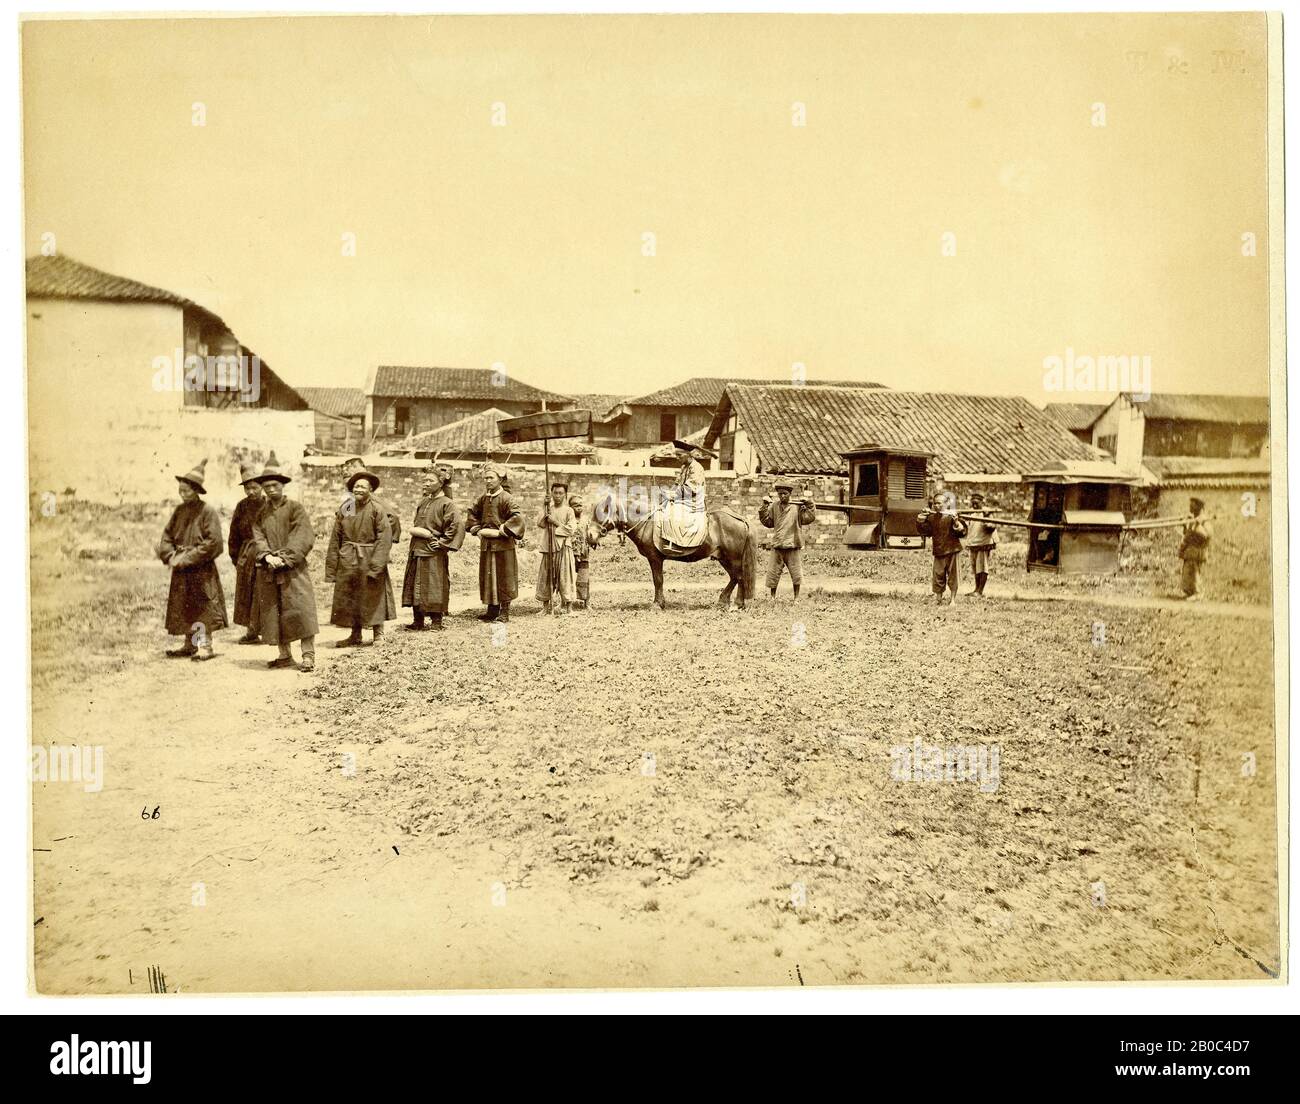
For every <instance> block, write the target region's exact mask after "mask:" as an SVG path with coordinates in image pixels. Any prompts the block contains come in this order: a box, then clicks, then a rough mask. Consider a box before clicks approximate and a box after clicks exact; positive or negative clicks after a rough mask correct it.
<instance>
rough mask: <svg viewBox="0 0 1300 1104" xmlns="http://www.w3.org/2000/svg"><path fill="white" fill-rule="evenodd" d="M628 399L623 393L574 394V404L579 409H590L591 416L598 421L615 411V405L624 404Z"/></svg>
mask: <svg viewBox="0 0 1300 1104" xmlns="http://www.w3.org/2000/svg"><path fill="white" fill-rule="evenodd" d="M626 401H627V400H626V399H624V398H623V396H622V395H574V396H573V405H574V408H575V409H577V410H590V411H591V416H592V417H593V418H594V419H595V420H596V421H598V422H600V421H604V420H605V419H606V417H607V416H608V415H609V414H611V413H615V407H619V406H622V405H623V404H624V403H625V402H626Z"/></svg>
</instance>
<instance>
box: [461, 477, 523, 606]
mask: <svg viewBox="0 0 1300 1104" xmlns="http://www.w3.org/2000/svg"><path fill="white" fill-rule="evenodd" d="M466 528H467V529H468V530H469V531H470V532H471V533H473V534H474V535H475V536H477V535H478V532H479V530H480V529H500V530H502V532H503V534H504V535H502V536H500V537H481V538H479V553H478V596H479V599H480V601H482V602H483V603H485V604H486V605H489V606H499V605H501V604H502V603H504V602H512V601H514V600H515V598H517V597H518V596H519V565H518V562H517V560H516V557H515V542H516V541H519V540H523V536H524V516H523V514H521V513H520V512H519V506H518V504H517V503H516V502H515V500H514V499H513V498H511V496H510V492H509V491H498V492H497V493H496V494H494V495H491V494H485V495H482V496H480V498H479V500H478V501H477V502H475V503H474V505H473V506H471V507H470V510H469V523H468V525H467V526H466Z"/></svg>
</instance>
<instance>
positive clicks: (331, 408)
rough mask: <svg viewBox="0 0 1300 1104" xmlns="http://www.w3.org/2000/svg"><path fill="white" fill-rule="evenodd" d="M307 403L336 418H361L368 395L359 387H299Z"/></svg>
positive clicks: (314, 408) (299, 392)
mask: <svg viewBox="0 0 1300 1104" xmlns="http://www.w3.org/2000/svg"><path fill="white" fill-rule="evenodd" d="M298 394H300V395H301V396H302V397H303V398H304V399H306V400H307V405H308V406H310V407H311V408H312V409H313V410H319V411H320V412H321V413H322V414H332V415H333V416H334V417H336V418H360V417H362V416H363V415H364V414H365V412H366V395H365V392H364V391H362V390H361V388H359V387H299V388H298Z"/></svg>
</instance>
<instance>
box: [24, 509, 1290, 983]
mask: <svg viewBox="0 0 1300 1104" xmlns="http://www.w3.org/2000/svg"><path fill="white" fill-rule="evenodd" d="M45 521H47V522H48V524H41V523H38V522H35V521H34V522H33V529H32V600H33V726H34V732H33V738H32V741H33V744H34V745H44V746H49V745H50V744H55V745H73V744H77V745H86V744H89V745H97V746H102V747H103V748H104V754H105V776H104V784H103V788H102V789H101V790H99V791H98V792H86V791H85V787H84V786H83V785H80V784H77V783H72V782H56V781H47V782H36V783H35V784H34V785H33V839H32V846H33V856H32V859H33V869H34V916H33V920H34V949H35V970H36V981H37V987H38V989H39V990H40V991H41V992H44V993H122V992H135V993H145V992H148V991H149V981H148V970H149V967H150V966H158V967H159V968H160V969H161V971H162V972H163V974H164V975H165V977H166V984H167V987H168V989H169V990H170V991H180V992H252V991H276V990H307V989H321V990H358V989H368V990H382V989H427V988H444V987H449V988H476V987H485V986H503V987H529V988H531V987H545V986H684V985H764V986H772V985H800V984H803V985H834V984H853V983H859V984H860V983H908V982H944V981H952V982H972V981H998V982H1007V981H1057V980H1112V979H1183V978H1185V979H1198V978H1213V979H1245V980H1267V979H1268V978H1269V977H1270V975H1274V974H1276V973H1277V972H1278V971H1279V970H1280V968H1281V963H1280V948H1279V935H1278V897H1277V847H1276V839H1277V831H1276V803H1275V796H1276V795H1275V789H1274V779H1275V762H1274V751H1273V737H1272V708H1273V705H1272V702H1273V697H1272V682H1271V671H1272V660H1271V650H1270V649H1271V622H1270V621H1269V620H1267V618H1266V617H1265V616H1262V614H1263V613H1264V611H1262V610H1259V609H1258V608H1254V609H1252V608H1250V607H1249V606H1245V605H1243V606H1240V607H1236V608H1232V607H1218V608H1214V609H1207V608H1206V606H1201V607H1199V608H1198V607H1187V608H1179V607H1177V606H1174V605H1172V604H1170V607H1169V608H1164V607H1160V608H1150V607H1148V606H1143V605H1140V604H1134V605H1132V606H1131V607H1130V606H1125V605H1123V604H1120V605H1116V604H1115V598H1114V594H1107V595H1103V594H1102V593H1101V592H1100V591H1097V592H1095V593H1094V592H1091V591H1089V592H1085V593H1082V594H1079V595H1077V596H1076V597H1075V598H1071V599H1070V600H1063V601H1052V602H1041V601H1040V602H1033V601H1015V600H1012V599H1010V598H1009V597H1006V596H1005V595H1003V596H1000V597H993V598H991V599H989V600H987V601H985V602H983V603H979V602H974V601H967V602H961V603H959V604H958V605H956V606H954V607H951V608H942V609H936V608H935V607H934V606H932V605H931V604H929V602H928V601H927V600H925V598H924V597H923V596H921V595H919V594H901V595H895V594H869V593H838V592H835V588H834V587H833V586H831V585H830V584H831V581H832V580H831V579H830V577H829V575H828V576H827V578H826V579H825V580H821V581H819V578H817V577H814V578H810V579H809V580H808V581H807V583H806V587H807V593H806V596H805V598H804V599H803V600H801V601H800V602H799V603H798V604H793V603H791V602H790V601H789V599H788V596H787V597H783V598H782V599H781V600H778V601H776V602H770V601H768V600H766V598H764V599H762V600H760V601H758V602H757V603H755V604H754V605H753V606H752V607H751V608H750V609H749V610H747V611H745V612H743V613H737V612H732V613H720V612H718V611H717V610H715V609H714V608H713V607H712V600H713V597H714V594H713V588H714V587H715V586H718V587H720V586H721V584H722V581H723V576H722V573H721V571H720V569H718V568H717V567H716V565H703V567H702V568H698V569H694V570H691V571H682V570H679V568H680V567H681V565H673V564H670V565H669V566H668V568H667V577H668V585H669V600H670V602H672V603H673V607H672V608H670V609H669V611H668V612H666V613H658V612H656V611H653V610H652V609H651V608H650V607H649V598H650V590H649V580H648V577H645V576H642V577H640V578H635V577H632V578H628V579H627V580H623V579H621V578H618V576H620V575H621V574H622V569H621V568H617V569H616V567H615V565H616V564H617V563H618V562H619V557H620V556H621V555H622V553H621V552H614V551H612V550H611V551H609V552H608V560H607V564H608V566H609V570H608V571H607V572H606V574H605V575H604V576H602V575H601V574H599V573H598V574H597V576H596V591H595V597H596V599H597V603H598V606H599V608H597V609H595V610H593V611H591V612H588V613H575V614H572V615H569V616H567V617H562V618H546V617H543V616H542V615H541V614H540V613H537V612H536V610H537V607H536V604H535V603H534V602H533V600H532V598H531V586H530V585H528V583H529V580H530V579H531V571H532V570H533V568H532V565H533V563H535V561H534V560H532V559H531V558H528V557H525V558H524V562H523V563H522V564H521V574H522V575H523V576H524V577H525V583H524V590H525V594H526V598H525V599H523V600H521V601H520V603H519V604H518V606H517V609H516V612H517V614H518V615H517V616H516V617H515V618H514V619H513V620H512V622H511V624H510V625H509V627H508V630H507V631H506V632H504V633H502V632H501V631H500V629H499V628H498V629H496V630H495V631H494V629H493V627H491V626H486V625H483V624H481V623H480V622H478V621H477V620H475V619H474V616H473V614H474V613H476V612H477V605H476V603H475V602H474V599H475V595H474V594H473V593H472V591H473V589H474V578H475V565H476V562H477V552H476V548H475V546H474V542H473V540H472V539H471V540H469V541H467V543H466V548H465V550H463V551H462V552H461V553H460V554H459V557H458V561H457V562H456V563H455V565H454V567H453V573H454V580H455V582H454V591H455V593H456V602H455V608H456V610H457V611H458V612H457V613H456V616H454V617H452V618H451V619H450V623H449V628H448V630H447V631H446V632H444V633H442V634H432V633H422V634H408V633H402V632H400V631H392V629H390V637H389V639H387V640H386V641H385V643H383V644H381V645H380V646H379V647H377V648H366V649H362V650H357V651H343V650H340V651H334V650H333V649H331V648H329V647H328V642H330V641H332V640H335V639H337V638H339V637H341V636H343V635H344V630H338V629H332V628H327V629H325V630H324V631H323V633H322V636H321V640H320V644H321V647H320V650H319V654H318V658H319V667H318V669H317V671H316V672H315V674H313V675H304V674H300V673H298V672H297V671H275V672H270V671H267V670H266V668H265V662H266V660H267V659H269V658H271V657H272V656H273V655H274V652H273V650H272V649H270V648H261V647H237V646H235V645H234V644H233V637H234V633H233V632H226V633H223V634H221V635H220V636H219V637H218V650H219V652H220V653H221V655H220V657H219V659H218V660H217V661H216V662H213V663H208V664H190V663H186V662H176V661H168V660H165V659H164V658H162V655H161V653H162V649H163V647H164V646H166V644H167V643H168V641H167V638H166V637H165V635H164V634H163V632H162V628H161V612H162V608H163V599H164V596H165V593H166V585H167V584H166V571H165V569H163V568H162V567H161V565H159V564H158V563H157V562H156V561H153V560H150V559H149V558H148V550H149V548H150V547H151V546H152V543H153V541H154V540H155V539H156V529H160V528H161V521H158V520H157V519H156V518H154V517H153V516H152V515H151V514H150V513H149V512H148V511H144V512H137V513H135V514H132V513H129V512H125V513H124V512H121V511H119V512H114V513H112V514H110V515H104V516H100V517H99V518H98V520H97V522H96V525H94V526H91V525H87V523H86V519H85V517H81V518H78V517H76V516H65V517H60V518H55V519H45ZM155 522H157V523H156V524H155ZM97 526H102V527H97ZM105 532H109V533H111V536H104V535H103V534H104V533H105ZM87 551H88V552H89V555H87V554H85V553H86V552H87ZM882 557H884V558H882V559H880V560H870V561H866V563H864V573H865V572H866V571H867V570H868V565H869V570H870V571H877V570H885V567H884V566H883V565H885V559H886V558H887V559H888V560H889V566H888V570H889V571H896V572H898V573H900V574H907V577H908V578H915V577H916V573H918V572H921V570H922V569H921V567H918V565H920V564H923V561H922V559H921V558H920V557H919V556H918V555H917V554H914V553H888V554H882ZM313 559H314V560H317V561H318V560H319V558H318V557H316V556H315V555H314V556H313ZM598 566H599V562H598ZM228 567H229V564H228V562H227V563H226V565H225V567H223V575H224V578H225V582H226V585H227V588H228V597H229V594H230V592H231V590H232V589H233V579H232V578H231V576H230V574H229V571H228ZM709 569H711V570H709ZM321 574H322V572H321V569H320V564H319V562H316V565H315V570H314V575H315V576H316V577H317V578H318V579H319V577H320V576H321ZM398 575H399V583H400V571H399V572H398ZM923 577H924V576H923V574H922V575H921V578H923ZM995 581H997V580H995ZM822 583H824V584H825V585H822ZM319 593H320V595H321V597H322V601H321V606H322V612H323V613H324V612H326V611H327V610H328V603H327V602H326V601H325V600H324V595H325V593H326V592H325V589H324V587H323V585H321V586H320V587H319ZM783 593H785V594H787V595H788V592H783ZM1117 593H1119V594H1121V596H1122V594H1123V591H1122V588H1117ZM1103 597H1109V598H1110V602H1109V603H1108V604H1101V599H1102V598H1103ZM1094 598H1095V599H1096V600H1094ZM1098 623H1102V624H1103V625H1104V630H1103V632H1104V636H1103V637H1102V638H1101V639H1100V640H1099V634H1098V631H1097V628H1096V626H1097V624H1098ZM917 741H919V742H920V744H921V745H922V746H928V745H938V746H941V747H944V748H949V747H955V746H961V747H971V748H978V747H982V748H984V749H985V751H986V752H987V751H989V749H992V748H996V749H997V753H998V757H999V758H998V764H999V769H998V774H997V778H996V780H995V784H994V785H986V786H985V787H984V788H983V789H981V787H980V786H979V785H978V784H977V783H976V782H974V781H925V780H920V779H918V780H912V779H911V778H910V777H909V778H908V779H907V780H900V779H899V778H898V777H897V772H896V771H894V770H891V763H896V761H897V756H898V754H899V753H898V752H896V751H893V750H892V749H897V748H909V749H910V748H913V747H914V746H915V742H917ZM1247 764H1251V765H1253V768H1254V769H1253V773H1252V772H1251V771H1250V769H1249V767H1248V766H1247ZM155 809H157V810H158V815H157V817H156V818H155V817H153V816H152V813H153V811H154V810H155ZM142 813H144V814H145V818H142ZM200 902H201V903H200Z"/></svg>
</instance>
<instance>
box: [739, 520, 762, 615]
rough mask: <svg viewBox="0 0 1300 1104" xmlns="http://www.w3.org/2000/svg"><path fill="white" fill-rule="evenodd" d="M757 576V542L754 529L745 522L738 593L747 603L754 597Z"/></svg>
mask: <svg viewBox="0 0 1300 1104" xmlns="http://www.w3.org/2000/svg"><path fill="white" fill-rule="evenodd" d="M757 576H758V540H757V538H755V536H754V529H753V527H752V526H751V525H750V524H749V522H745V547H744V548H743V549H742V551H741V558H740V593H741V594H742V595H743V596H744V598H745V601H746V602H748V601H749V600H750V599H751V598H753V597H754V583H755V580H756V578H757Z"/></svg>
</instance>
